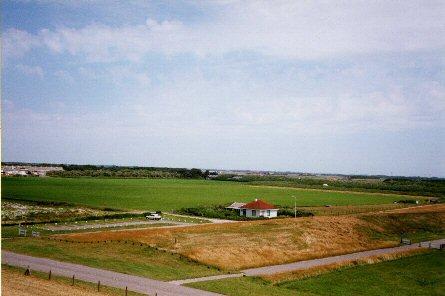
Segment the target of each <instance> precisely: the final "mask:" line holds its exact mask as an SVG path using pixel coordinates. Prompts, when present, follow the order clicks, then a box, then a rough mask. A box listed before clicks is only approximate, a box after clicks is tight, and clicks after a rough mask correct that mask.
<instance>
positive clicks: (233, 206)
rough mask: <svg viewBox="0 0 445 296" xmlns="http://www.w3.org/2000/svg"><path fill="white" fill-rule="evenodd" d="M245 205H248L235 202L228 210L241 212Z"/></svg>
mask: <svg viewBox="0 0 445 296" xmlns="http://www.w3.org/2000/svg"><path fill="white" fill-rule="evenodd" d="M245 204H246V203H245V202H234V203H233V204H231V205H230V206H228V207H226V209H228V210H239V209H241V207H242V206H244V205H245Z"/></svg>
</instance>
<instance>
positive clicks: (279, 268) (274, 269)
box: [243, 239, 445, 276]
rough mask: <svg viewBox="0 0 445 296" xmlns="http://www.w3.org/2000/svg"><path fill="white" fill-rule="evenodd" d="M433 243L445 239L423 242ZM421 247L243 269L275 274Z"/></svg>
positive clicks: (386, 249) (408, 246) (399, 248)
mask: <svg viewBox="0 0 445 296" xmlns="http://www.w3.org/2000/svg"><path fill="white" fill-rule="evenodd" d="M430 243H431V247H433V248H439V246H440V244H445V239H440V240H435V241H427V242H422V243H421V245H422V247H429V244H430ZM418 247H419V244H418V243H417V244H412V245H404V246H400V247H394V248H385V249H377V250H371V251H363V252H357V253H352V254H346V255H339V256H333V257H326V258H320V259H313V260H306V261H299V262H295V263H289V264H281V265H272V266H265V267H260V268H251V269H246V270H243V272H244V273H245V274H246V275H250V276H252V275H266V274H274V273H278V272H286V271H293V270H300V269H307V268H311V267H315V266H321V265H326V264H331V263H336V262H342V261H348V260H357V259H363V258H366V257H371V256H376V255H385V254H394V253H398V252H402V251H406V250H412V249H416V248H418Z"/></svg>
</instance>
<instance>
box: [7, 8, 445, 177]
mask: <svg viewBox="0 0 445 296" xmlns="http://www.w3.org/2000/svg"><path fill="white" fill-rule="evenodd" d="M1 5H2V7H1V13H2V27H1V30H2V37H1V38H2V85H1V93H2V99H1V103H2V160H3V161H22V162H47V163H71V164H105V165H136V166H167V167H187V168H192V167H197V168H211V169H250V170H276V171H296V172H310V173H341V174H384V175H402V176H424V177H432V176H436V177H445V37H444V36H445V22H444V19H443V16H444V15H445V1H428V0H421V1H412V0H406V1H379V0H377V1H366V0H363V1H362V0H357V1H352V0H351V1H342V0H340V1H317V0H299V1H293V0H292V1H281V0H277V1H261V0H256V1H235V0H234V1H231V0H216V1H192V0H184V1H169V0H164V1H139V0H129V1H118V0H72V1H71V0H35V1H30V0H29V1H27V0H4V1H2V2H1Z"/></svg>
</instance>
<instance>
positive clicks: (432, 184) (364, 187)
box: [216, 175, 445, 198]
mask: <svg viewBox="0 0 445 296" xmlns="http://www.w3.org/2000/svg"><path fill="white" fill-rule="evenodd" d="M216 180H220V181H230V182H242V183H245V184H250V185H266V186H280V187H296V188H314V189H320V188H323V190H345V191H362V192H386V193H394V194H406V195H425V196H435V197H442V198H445V179H442V178H417V177H412V178H409V177H387V176H380V177H379V176H375V177H373V176H371V177H367V176H343V178H339V179H337V178H334V179H333V178H327V177H320V176H298V177H295V176H249V175H246V176H242V177H238V178H233V175H221V176H218V178H216ZM324 184H326V185H328V186H327V187H326V186H323V185H324Z"/></svg>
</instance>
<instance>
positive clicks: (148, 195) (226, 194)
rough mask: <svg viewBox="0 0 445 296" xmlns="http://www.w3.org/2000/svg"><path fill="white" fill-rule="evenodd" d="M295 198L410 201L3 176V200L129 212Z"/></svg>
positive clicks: (222, 185) (199, 184) (201, 184)
mask: <svg viewBox="0 0 445 296" xmlns="http://www.w3.org/2000/svg"><path fill="white" fill-rule="evenodd" d="M293 195H294V196H296V198H297V205H298V206H323V205H372V204H389V203H393V202H394V201H397V200H400V199H407V198H408V197H406V196H391V195H379V194H360V193H350V192H347V193H344V192H329V191H323V190H319V191H313V190H311V191H308V190H298V189H290V188H279V187H277V188H273V187H258V186H249V185H244V184H241V183H232V182H221V181H205V180H178V179H173V180H171V179H167V180H158V179H100V178H17V177H16V178H14V177H4V178H2V196H3V197H7V198H15V199H23V200H34V201H58V202H61V201H63V202H69V203H74V204H78V205H87V206H93V207H100V208H115V209H125V210H136V209H137V210H162V211H172V210H174V209H179V208H183V207H194V206H198V205H215V204H227V203H231V202H234V201H239V202H249V201H252V200H253V199H254V198H256V197H257V198H261V199H264V200H266V201H268V202H269V203H272V204H275V205H278V206H293V204H294V198H293V197H292V196H293Z"/></svg>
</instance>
